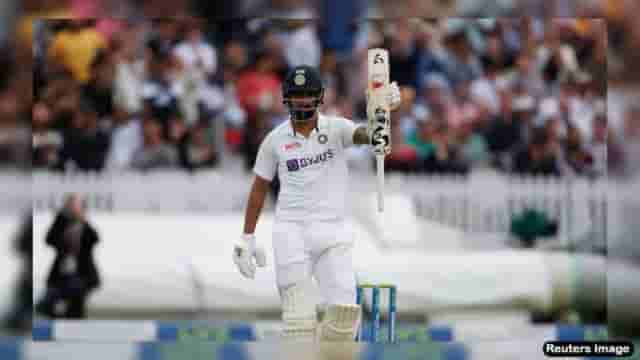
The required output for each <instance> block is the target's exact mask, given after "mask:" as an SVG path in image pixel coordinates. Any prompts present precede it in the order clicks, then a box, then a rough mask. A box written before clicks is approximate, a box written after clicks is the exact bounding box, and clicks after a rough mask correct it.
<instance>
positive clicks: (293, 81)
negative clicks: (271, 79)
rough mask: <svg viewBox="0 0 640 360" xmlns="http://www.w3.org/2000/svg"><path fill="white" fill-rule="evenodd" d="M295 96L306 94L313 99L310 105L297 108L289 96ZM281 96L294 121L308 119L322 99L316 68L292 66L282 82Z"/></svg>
mask: <svg viewBox="0 0 640 360" xmlns="http://www.w3.org/2000/svg"><path fill="white" fill-rule="evenodd" d="M295 96H308V97H313V98H314V99H313V102H312V103H311V104H310V106H305V107H303V108H298V107H297V106H296V105H295V104H294V103H293V102H292V101H291V98H292V97H295ZM282 97H283V102H284V104H285V105H286V106H287V107H288V108H289V113H290V114H291V118H292V119H293V120H294V121H304V120H307V119H310V118H311V117H312V116H313V115H314V114H315V113H316V111H317V110H318V107H319V106H320V105H321V104H322V103H323V99H324V86H323V85H322V79H321V77H320V73H319V72H318V70H316V69H314V68H313V67H311V66H307V65H301V66H296V67H295V68H293V69H292V70H291V71H289V73H288V74H287V76H286V78H285V79H284V82H283V83H282Z"/></svg>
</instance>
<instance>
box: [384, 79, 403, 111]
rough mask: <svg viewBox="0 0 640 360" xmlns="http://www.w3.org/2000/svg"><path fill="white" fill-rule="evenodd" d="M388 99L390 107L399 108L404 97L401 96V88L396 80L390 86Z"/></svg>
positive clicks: (392, 108)
mask: <svg viewBox="0 0 640 360" xmlns="http://www.w3.org/2000/svg"><path fill="white" fill-rule="evenodd" d="M387 101H389V108H390V109H391V110H395V109H397V108H398V106H400V103H401V102H402V98H401V96H400V88H399V87H398V84H397V83H396V82H395V81H394V82H392V83H391V84H389V87H388V89H387Z"/></svg>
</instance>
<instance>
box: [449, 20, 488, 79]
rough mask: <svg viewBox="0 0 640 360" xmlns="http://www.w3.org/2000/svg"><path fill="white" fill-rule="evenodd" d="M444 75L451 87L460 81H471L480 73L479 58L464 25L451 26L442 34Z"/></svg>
mask: <svg viewBox="0 0 640 360" xmlns="http://www.w3.org/2000/svg"><path fill="white" fill-rule="evenodd" d="M443 41H444V46H445V49H446V51H445V53H444V54H445V58H444V59H443V63H444V64H445V72H446V76H447V78H448V79H449V82H450V83H451V85H452V87H456V86H457V85H458V83H460V82H462V81H473V80H475V79H477V78H478V77H479V76H480V75H481V73H482V65H481V64H480V60H479V59H478V57H477V56H476V54H475V53H474V52H473V49H472V47H471V44H470V43H469V38H468V35H467V30H466V28H465V27H464V26H460V27H458V26H457V25H455V26H451V27H450V28H449V29H447V30H446V33H445V35H444V39H443Z"/></svg>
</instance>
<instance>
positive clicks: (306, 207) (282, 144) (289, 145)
mask: <svg viewBox="0 0 640 360" xmlns="http://www.w3.org/2000/svg"><path fill="white" fill-rule="evenodd" d="M357 127H358V125H356V124H355V123H354V122H353V121H351V120H348V119H345V118H343V117H337V116H325V115H323V114H319V116H318V123H317V128H316V129H314V130H313V131H312V132H311V133H310V135H309V137H308V138H305V137H304V136H303V135H302V134H299V133H296V132H294V130H293V127H292V125H291V121H290V120H287V121H285V122H283V123H282V124H280V125H279V126H277V127H276V128H275V129H273V130H271V132H270V133H269V134H268V135H267V136H266V138H265V139H264V141H263V142H262V144H261V145H260V150H259V151H258V156H257V158H256V163H255V167H254V169H253V171H254V172H255V173H256V174H257V175H258V176H260V177H261V178H264V179H266V180H268V181H271V180H273V178H274V176H275V175H276V172H277V174H278V178H279V180H280V194H279V196H278V202H277V205H276V219H277V220H328V219H342V218H344V214H345V201H346V192H347V175H348V169H347V159H346V154H345V148H347V147H349V146H351V145H353V133H354V131H355V129H356V128H357Z"/></svg>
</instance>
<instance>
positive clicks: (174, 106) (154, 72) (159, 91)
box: [142, 53, 182, 139]
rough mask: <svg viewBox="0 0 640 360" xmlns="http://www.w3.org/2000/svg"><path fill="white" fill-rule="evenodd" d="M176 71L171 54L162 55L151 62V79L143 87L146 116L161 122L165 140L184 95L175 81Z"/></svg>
mask: <svg viewBox="0 0 640 360" xmlns="http://www.w3.org/2000/svg"><path fill="white" fill-rule="evenodd" d="M175 71H176V69H175V67H174V63H173V61H172V60H171V58H170V56H169V54H168V53H163V54H160V55H158V56H157V57H155V58H153V59H151V60H150V63H149V77H148V78H147V80H146V81H145V83H144V86H143V95H142V97H143V99H144V116H145V117H153V118H154V119H156V120H158V121H159V122H160V124H161V126H162V135H163V137H164V138H165V139H166V138H168V136H169V119H170V118H171V117H173V116H176V115H177V114H179V112H180V109H179V98H180V96H181V95H182V93H181V88H180V86H179V85H178V83H177V82H176V81H175V77H174V75H175Z"/></svg>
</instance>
